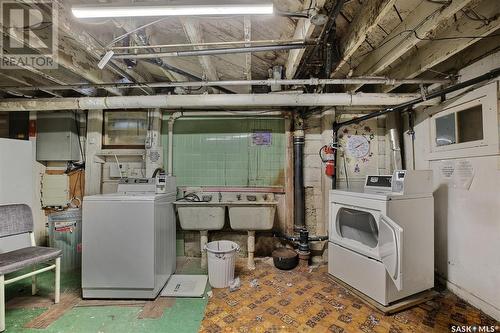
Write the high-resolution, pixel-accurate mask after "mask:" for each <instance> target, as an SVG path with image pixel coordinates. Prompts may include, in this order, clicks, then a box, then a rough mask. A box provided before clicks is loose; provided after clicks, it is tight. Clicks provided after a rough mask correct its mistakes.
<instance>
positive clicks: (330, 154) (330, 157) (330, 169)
mask: <svg viewBox="0 0 500 333" xmlns="http://www.w3.org/2000/svg"><path fill="white" fill-rule="evenodd" d="M335 149H336V148H334V147H333V146H329V145H326V146H323V147H321V149H320V150H319V157H320V158H321V161H322V162H323V163H325V175H327V176H329V177H333V176H334V175H335Z"/></svg>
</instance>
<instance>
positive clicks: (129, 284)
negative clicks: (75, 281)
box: [82, 177, 176, 299]
mask: <svg viewBox="0 0 500 333" xmlns="http://www.w3.org/2000/svg"><path fill="white" fill-rule="evenodd" d="M166 188H167V190H166V191H165V192H166V193H165V194H155V181H154V180H147V179H146V180H144V179H137V180H135V179H134V180H131V179H127V180H124V181H123V182H122V183H121V184H120V185H119V186H118V192H117V193H114V194H104V195H93V196H87V197H85V198H84V199H83V222H82V290H83V297H84V298H118V299H130V298H135V299H153V298H156V297H157V296H158V294H159V292H160V291H161V290H162V288H163V287H164V286H165V284H166V283H167V281H168V279H169V278H170V276H171V275H172V274H173V273H174V272H175V267H176V246H175V231H176V228H175V215H174V208H173V202H174V201H175V197H176V184H175V178H173V177H170V178H168V179H167V185H166Z"/></svg>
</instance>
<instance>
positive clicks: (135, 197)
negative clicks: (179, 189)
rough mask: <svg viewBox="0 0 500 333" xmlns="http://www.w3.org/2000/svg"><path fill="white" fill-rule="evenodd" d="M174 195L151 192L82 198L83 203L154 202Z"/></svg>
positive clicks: (97, 195)
mask: <svg viewBox="0 0 500 333" xmlns="http://www.w3.org/2000/svg"><path fill="white" fill-rule="evenodd" d="M172 195H175V193H165V194H155V193H153V192H131V193H126V194H124V193H109V194H96V195H90V196H86V197H84V198H83V201H87V202H88V201H155V200H160V199H163V198H165V197H168V196H172Z"/></svg>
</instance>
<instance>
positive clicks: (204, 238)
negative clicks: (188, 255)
mask: <svg viewBox="0 0 500 333" xmlns="http://www.w3.org/2000/svg"><path fill="white" fill-rule="evenodd" d="M207 243H208V231H207V230H202V231H200V248H201V268H207V250H205V245H207Z"/></svg>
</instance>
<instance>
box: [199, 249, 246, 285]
mask: <svg viewBox="0 0 500 333" xmlns="http://www.w3.org/2000/svg"><path fill="white" fill-rule="evenodd" d="M205 250H206V251H207V256H208V281H209V282H210V285H211V286H212V287H213V288H227V287H229V283H230V282H231V281H232V280H233V279H234V266H235V263H236V252H237V251H239V250H240V247H239V246H238V244H236V243H235V242H231V241H227V240H222V241H215V242H210V243H208V244H207V245H205Z"/></svg>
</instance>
